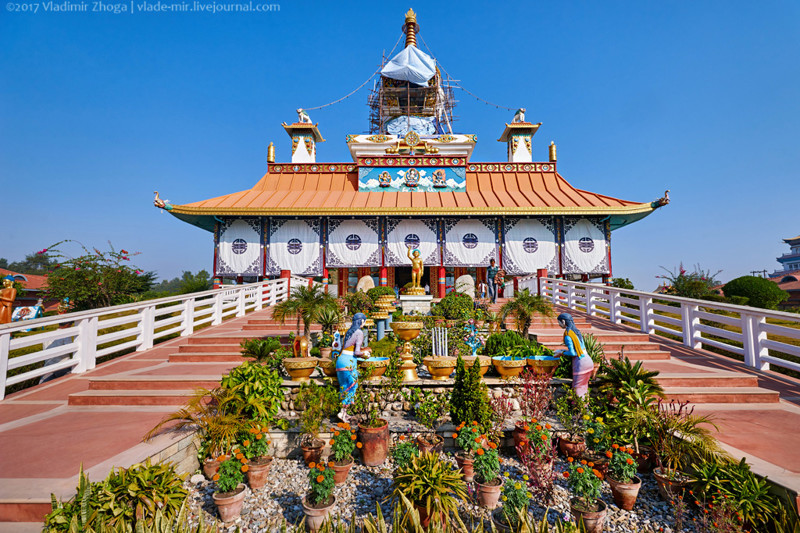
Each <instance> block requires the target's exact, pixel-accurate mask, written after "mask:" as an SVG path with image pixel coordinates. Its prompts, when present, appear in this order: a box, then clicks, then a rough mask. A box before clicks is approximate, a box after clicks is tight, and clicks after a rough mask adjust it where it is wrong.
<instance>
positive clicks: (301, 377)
mask: <svg viewBox="0 0 800 533" xmlns="http://www.w3.org/2000/svg"><path fill="white" fill-rule="evenodd" d="M317 362H318V359H317V358H316V357H287V358H286V359H284V360H283V367H284V368H285V369H286V371H287V372H288V373H289V376H291V378H292V381H301V382H307V381H311V380H310V379H309V378H310V377H311V374H313V373H314V369H315V368H317Z"/></svg>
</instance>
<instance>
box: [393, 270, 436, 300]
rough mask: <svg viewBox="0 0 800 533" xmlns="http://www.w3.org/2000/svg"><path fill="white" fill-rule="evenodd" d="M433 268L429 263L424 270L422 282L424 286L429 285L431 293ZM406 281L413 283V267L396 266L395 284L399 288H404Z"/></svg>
mask: <svg viewBox="0 0 800 533" xmlns="http://www.w3.org/2000/svg"><path fill="white" fill-rule="evenodd" d="M430 280H431V269H430V267H428V266H427V265H426V266H425V268H424V269H423V271H422V282H421V283H420V285H421V286H422V287H423V288H424V287H425V285H428V293H429V294H430V286H431V281H430ZM406 283H411V267H410V266H407V267H395V269H394V284H395V285H397V288H398V289H402V288H403V285H405V284H406Z"/></svg>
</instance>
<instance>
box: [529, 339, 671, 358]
mask: <svg viewBox="0 0 800 533" xmlns="http://www.w3.org/2000/svg"><path fill="white" fill-rule="evenodd" d="M540 342H541V341H540ZM542 344H544V345H545V346H547V347H548V348H550V349H562V348H564V343H563V338H559V339H558V340H551V341H549V342H547V341H546V342H542ZM622 348H625V355H626V356H628V357H631V356H630V355H629V352H637V351H639V352H641V351H648V352H664V353H666V354H669V348H667V347H666V346H664V345H662V344H659V343H657V342H650V341H626V342H604V343H603V349H604V350H605V352H606V357H616V356H617V355H618V354H619V352H620V350H622Z"/></svg>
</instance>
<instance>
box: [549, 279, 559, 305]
mask: <svg viewBox="0 0 800 533" xmlns="http://www.w3.org/2000/svg"><path fill="white" fill-rule="evenodd" d="M547 283H548V284H549V285H550V300H551V301H552V302H553V305H556V301H557V298H556V282H555V281H552V280H551V281H548V282H547Z"/></svg>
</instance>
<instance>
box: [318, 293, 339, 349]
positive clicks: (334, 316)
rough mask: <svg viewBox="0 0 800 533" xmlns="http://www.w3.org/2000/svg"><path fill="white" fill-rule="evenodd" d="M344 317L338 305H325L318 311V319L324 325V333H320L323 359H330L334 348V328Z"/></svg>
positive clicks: (320, 347)
mask: <svg viewBox="0 0 800 533" xmlns="http://www.w3.org/2000/svg"><path fill="white" fill-rule="evenodd" d="M341 319H342V313H341V312H340V311H339V308H338V306H331V307H327V306H326V307H324V308H322V309H320V310H319V311H317V314H316V321H317V323H318V324H319V325H320V326H321V327H322V335H320V338H319V343H317V346H318V347H319V351H320V357H321V358H323V359H330V358H331V352H332V350H333V348H332V345H333V330H334V329H335V328H336V327H337V326H338V325H339V321H340V320H341Z"/></svg>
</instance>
